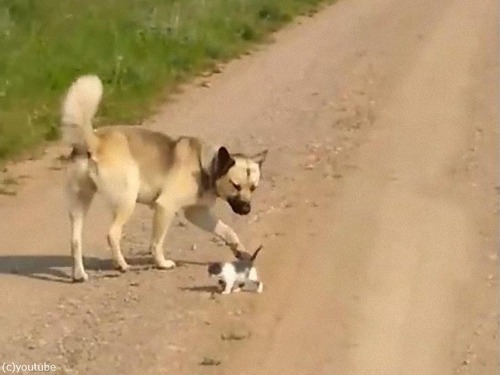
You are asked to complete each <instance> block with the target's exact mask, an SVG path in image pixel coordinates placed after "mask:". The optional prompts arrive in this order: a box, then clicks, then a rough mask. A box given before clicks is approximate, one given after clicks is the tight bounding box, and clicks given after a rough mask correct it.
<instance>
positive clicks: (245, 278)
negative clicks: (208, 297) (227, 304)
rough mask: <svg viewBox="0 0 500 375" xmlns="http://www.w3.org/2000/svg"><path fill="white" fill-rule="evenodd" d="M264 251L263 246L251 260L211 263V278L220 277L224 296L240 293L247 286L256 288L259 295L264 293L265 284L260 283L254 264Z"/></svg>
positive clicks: (209, 270)
mask: <svg viewBox="0 0 500 375" xmlns="http://www.w3.org/2000/svg"><path fill="white" fill-rule="evenodd" d="M261 249H262V245H261V246H259V248H258V249H257V250H255V252H254V253H253V254H252V256H251V257H250V258H249V259H239V260H236V261H234V262H219V263H210V265H209V266H208V274H209V276H210V277H218V278H219V285H220V286H221V287H222V289H223V290H222V294H229V293H231V291H233V288H234V287H235V286H236V288H234V291H235V292H239V291H240V290H241V288H243V287H244V286H245V285H247V284H251V285H253V286H255V287H256V291H257V293H262V291H263V289H264V284H263V283H262V282H261V281H259V277H258V275H257V269H256V268H255V267H254V265H253V262H254V261H255V258H256V257H257V254H259V251H260V250H261Z"/></svg>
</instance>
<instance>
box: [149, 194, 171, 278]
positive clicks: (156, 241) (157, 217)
mask: <svg viewBox="0 0 500 375" xmlns="http://www.w3.org/2000/svg"><path fill="white" fill-rule="evenodd" d="M154 209H155V211H154V216H153V234H152V237H151V247H150V249H151V253H152V254H153V257H154V260H155V263H156V266H157V267H158V268H160V269H164V270H166V269H170V268H174V267H175V262H173V261H172V260H167V259H165V255H164V254H163V242H164V240H165V236H166V234H167V230H168V228H169V227H170V224H171V223H172V219H173V218H174V215H175V210H174V209H173V208H172V207H168V205H166V206H164V205H160V204H158V203H157V204H156V205H155V206H154Z"/></svg>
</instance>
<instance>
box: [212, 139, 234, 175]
mask: <svg viewBox="0 0 500 375" xmlns="http://www.w3.org/2000/svg"><path fill="white" fill-rule="evenodd" d="M235 163H236V162H235V161H234V159H233V158H232V157H231V154H229V151H228V150H227V148H225V147H224V146H222V147H220V148H219V150H218V151H217V156H216V160H215V176H216V178H218V177H221V176H224V175H225V174H226V173H227V172H228V171H229V169H231V167H232V166H233V165H234V164H235Z"/></svg>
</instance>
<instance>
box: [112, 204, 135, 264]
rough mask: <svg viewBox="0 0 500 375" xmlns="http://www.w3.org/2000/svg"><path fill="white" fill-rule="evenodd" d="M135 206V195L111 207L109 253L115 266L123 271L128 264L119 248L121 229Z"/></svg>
mask: <svg viewBox="0 0 500 375" xmlns="http://www.w3.org/2000/svg"><path fill="white" fill-rule="evenodd" d="M134 208H135V197H134V198H133V200H132V199H130V200H125V201H123V202H122V204H120V205H115V206H114V207H113V223H112V224H111V228H110V229H109V233H108V244H109V247H110V248H111V253H112V256H113V261H114V263H115V265H116V267H117V268H118V269H119V270H120V271H121V272H125V271H127V270H128V268H129V265H128V264H127V262H126V260H125V258H124V257H123V254H122V250H121V245H120V242H121V237H122V230H123V226H124V225H125V223H126V222H127V221H128V219H129V218H130V216H131V215H132V212H134Z"/></svg>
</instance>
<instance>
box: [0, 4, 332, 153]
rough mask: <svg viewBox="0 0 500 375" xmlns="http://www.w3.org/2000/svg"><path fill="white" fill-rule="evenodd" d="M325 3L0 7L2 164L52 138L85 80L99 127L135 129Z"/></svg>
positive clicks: (31, 5)
mask: <svg viewBox="0 0 500 375" xmlns="http://www.w3.org/2000/svg"><path fill="white" fill-rule="evenodd" d="M322 2H324V1H323V0H177V1H174V0H85V1H81V0H65V1H62V0H2V1H1V2H0V51H1V52H0V159H5V158H7V157H10V156H13V155H15V154H17V153H19V152H21V151H23V150H26V149H29V148H31V147H33V146H35V145H37V144H39V143H40V142H42V141H44V140H53V139H56V138H57V137H58V128H59V120H58V111H59V104H60V99H61V96H62V94H63V93H64V91H65V90H66V89H67V87H68V85H69V84H70V82H71V81H72V80H73V79H74V78H75V77H76V76H78V75H80V74H83V73H88V72H92V73H96V74H98V75H99V76H100V77H101V78H102V80H103V82H104V84H105V96H106V98H105V100H104V103H103V106H102V108H101V110H100V118H99V122H101V123H113V122H126V123H134V122H137V121H138V120H140V119H141V118H144V117H145V116H147V115H148V113H149V111H150V110H151V108H152V105H153V104H154V103H155V102H156V101H158V99H159V98H160V97H161V94H163V93H165V88H167V92H168V91H169V90H172V89H173V88H174V87H175V86H176V84H178V83H179V82H180V81H182V80H185V79H187V78H189V77H191V76H193V75H194V74H196V73H200V72H201V71H202V70H206V69H209V68H210V67H211V66H213V65H214V64H215V62H217V61H221V60H228V59H230V58H232V57H235V56H237V55H238V54H240V53H242V52H243V51H244V50H246V49H248V47H249V46H250V45H251V44H252V43H255V42H259V41H262V40H264V39H265V38H266V36H267V35H268V34H269V33H270V32H272V31H275V30H276V29H278V28H279V27H280V26H282V25H283V24H285V23H287V22H288V21H290V20H291V19H292V18H293V17H294V16H296V15H299V14H304V13H307V12H311V11H314V10H315V9H316V7H317V6H318V5H319V4H320V3H322Z"/></svg>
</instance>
